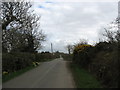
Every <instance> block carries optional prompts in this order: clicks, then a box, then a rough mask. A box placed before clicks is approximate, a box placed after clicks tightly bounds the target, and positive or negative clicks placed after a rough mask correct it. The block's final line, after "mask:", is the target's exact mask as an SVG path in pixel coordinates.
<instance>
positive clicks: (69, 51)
mask: <svg viewBox="0 0 120 90" xmlns="http://www.w3.org/2000/svg"><path fill="white" fill-rule="evenodd" d="M66 47H67V50H68V53H69V54H71V53H72V52H73V45H70V44H68V45H67V46H66Z"/></svg>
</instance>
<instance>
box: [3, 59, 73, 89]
mask: <svg viewBox="0 0 120 90" xmlns="http://www.w3.org/2000/svg"><path fill="white" fill-rule="evenodd" d="M67 64H68V62H67V61H64V60H63V59H62V58H59V59H55V60H52V61H49V62H43V63H41V64H40V66H38V67H37V68H35V69H32V70H30V71H28V72H26V73H24V74H22V75H20V76H18V77H16V78H14V79H12V80H10V81H8V82H6V83H4V84H3V86H2V87H3V88H74V87H75V84H74V81H73V77H72V74H71V72H70V70H69V68H68V67H67Z"/></svg>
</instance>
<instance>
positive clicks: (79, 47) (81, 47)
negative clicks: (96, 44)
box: [74, 44, 93, 52]
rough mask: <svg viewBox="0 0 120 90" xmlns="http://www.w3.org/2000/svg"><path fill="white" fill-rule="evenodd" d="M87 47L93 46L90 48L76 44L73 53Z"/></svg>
mask: <svg viewBox="0 0 120 90" xmlns="http://www.w3.org/2000/svg"><path fill="white" fill-rule="evenodd" d="M87 47H93V46H91V45H79V44H78V45H76V46H75V48H74V51H75V52H81V51H83V50H84V49H85V48H87Z"/></svg>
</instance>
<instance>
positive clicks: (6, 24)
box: [1, 2, 45, 52]
mask: <svg viewBox="0 0 120 90" xmlns="http://www.w3.org/2000/svg"><path fill="white" fill-rule="evenodd" d="M31 7H32V4H31V3H30V2H2V4H1V8H2V15H1V19H2V49H3V52H8V51H10V52H12V51H13V52H14V51H20V52H35V51H36V50H38V49H39V48H41V42H42V41H44V40H45V35H44V34H43V32H42V30H38V28H39V25H40V24H39V20H40V17H39V16H37V15H36V14H35V13H34V10H32V9H31Z"/></svg>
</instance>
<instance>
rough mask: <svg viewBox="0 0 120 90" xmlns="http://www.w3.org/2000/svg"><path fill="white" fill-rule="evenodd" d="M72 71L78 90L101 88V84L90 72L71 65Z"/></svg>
mask: <svg viewBox="0 0 120 90" xmlns="http://www.w3.org/2000/svg"><path fill="white" fill-rule="evenodd" d="M71 69H72V73H73V77H74V80H75V84H76V87H77V88H101V85H100V83H99V82H98V81H97V80H96V78H95V77H94V76H93V75H91V74H90V73H89V72H88V71H86V70H85V69H83V68H80V67H78V66H77V65H75V64H71Z"/></svg>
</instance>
